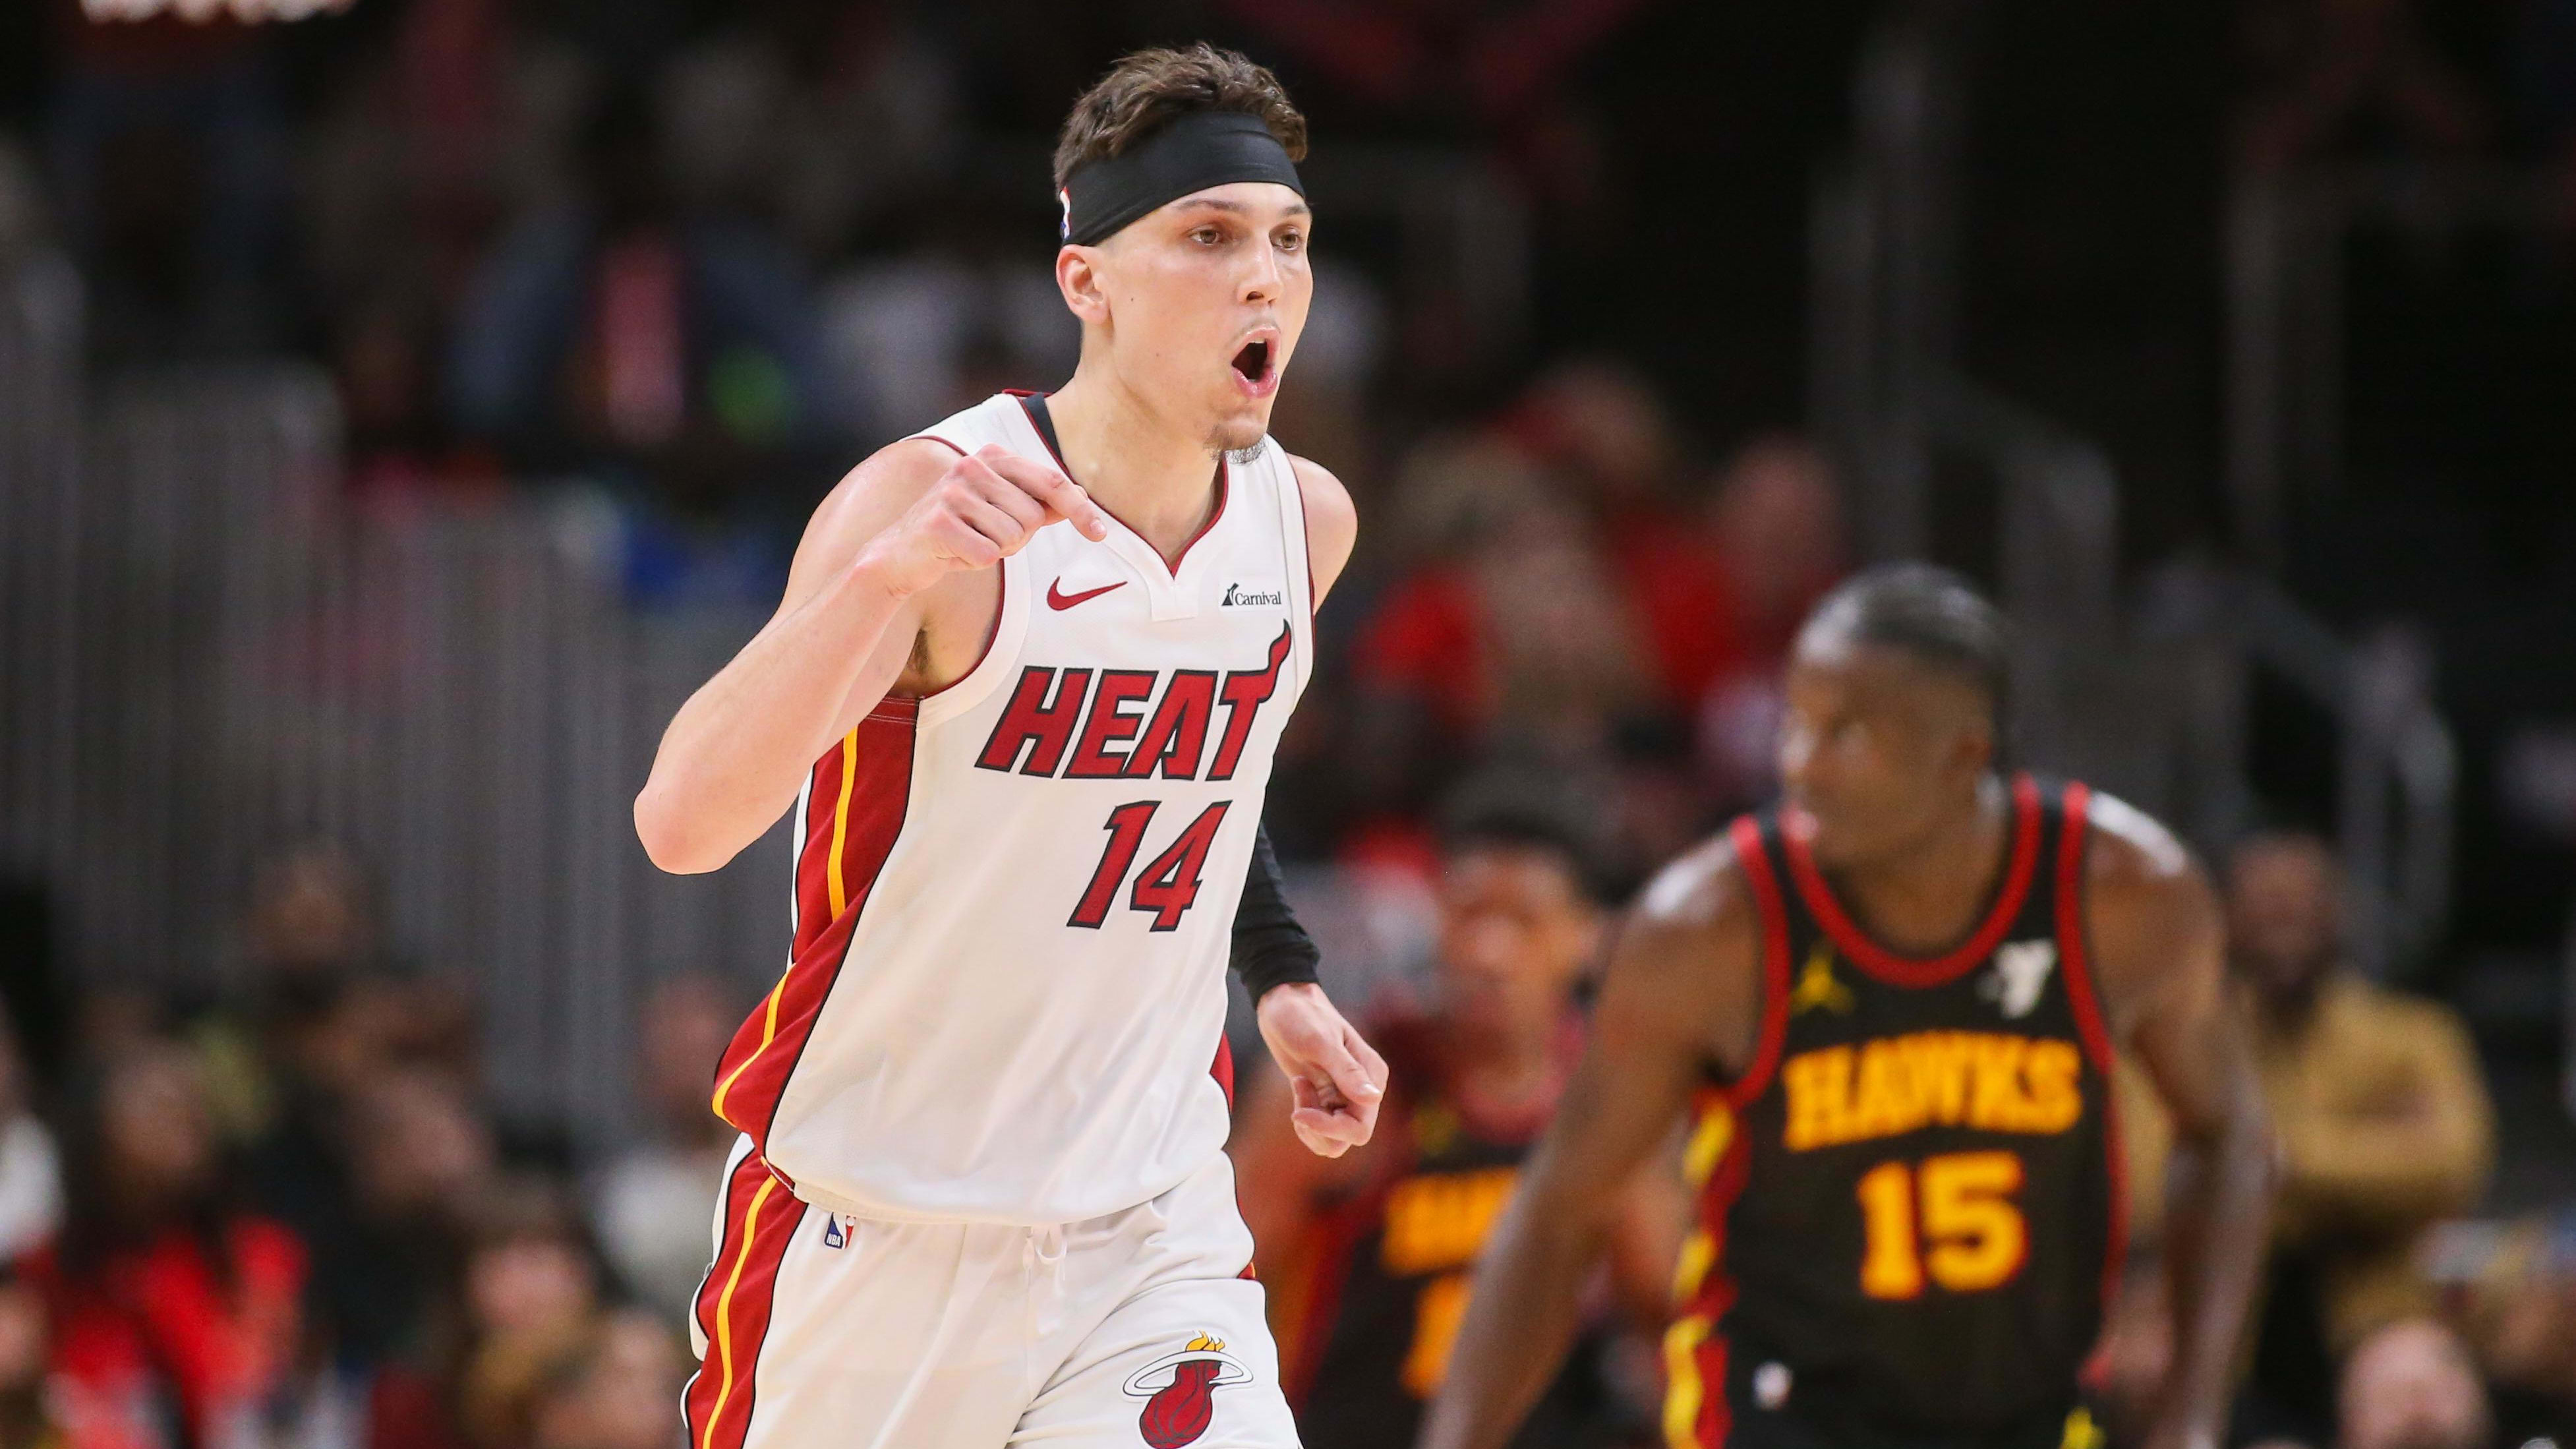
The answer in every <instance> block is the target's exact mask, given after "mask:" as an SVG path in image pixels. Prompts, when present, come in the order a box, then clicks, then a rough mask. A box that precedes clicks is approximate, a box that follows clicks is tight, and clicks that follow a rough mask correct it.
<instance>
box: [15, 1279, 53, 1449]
mask: <svg viewBox="0 0 2576 1449" xmlns="http://www.w3.org/2000/svg"><path fill="white" fill-rule="evenodd" d="M48 1339H49V1334H48V1330H47V1327H46V1321H45V1299H44V1295H43V1294H42V1293H40V1292H38V1291H37V1289H36V1287H35V1285H34V1284H31V1283H29V1282H28V1281H27V1280H26V1278H25V1277H23V1276H22V1275H21V1274H20V1273H19V1272H18V1270H17V1268H16V1267H15V1266H14V1265H13V1264H8V1263H0V1449H62V1446H63V1444H64V1442H65V1441H64V1436H63V1431H62V1426H61V1425H60V1424H58V1423H56V1422H55V1420H54V1413H53V1407H52V1405H51V1404H49V1403H48V1402H47V1401H46V1397H47V1396H46V1392H45V1376H46V1360H47V1357H48V1355H49V1353H50V1351H51V1344H50V1343H49V1342H48Z"/></svg>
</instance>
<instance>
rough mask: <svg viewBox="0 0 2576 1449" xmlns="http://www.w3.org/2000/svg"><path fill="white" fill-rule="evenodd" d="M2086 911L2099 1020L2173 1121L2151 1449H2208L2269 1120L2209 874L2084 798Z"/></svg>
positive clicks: (2217, 1425) (2256, 1245) (2108, 804)
mask: <svg viewBox="0 0 2576 1449" xmlns="http://www.w3.org/2000/svg"><path fill="white" fill-rule="evenodd" d="M2091 816H2092V818H2091V820H2090V822H2089V825H2088V828H2089V829H2090V831H2091V839H2090V841H2089V843H2088V850H2087V867H2086V871H2085V883H2084V888H2085V900H2084V907H2085V923H2086V927H2087V934H2088V936H2089V938H2090V941H2091V947H2092V951H2091V954H2092V958H2093V965H2094V978H2095V981H2096V983H2097V984H2098V986H2099V987H2100V990H2101V994H2102V997H2103V1008H2104V1011H2105V1012H2106V1013H2107V1015H2108V1016H2109V1017H2110V1023H2109V1024H2110V1027H2111V1029H2112V1031H2113V1033H2114V1034H2115V1035H2116V1036H2117V1037H2118V1038H2119V1039H2120V1041H2121V1042H2122V1043H2123V1044H2124V1045H2125V1046H2126V1047H2127V1048H2128V1050H2129V1051H2130V1052H2132V1053H2134V1054H2135V1056H2136V1057H2137V1059H2138V1061H2139V1063H2140V1064H2141V1065H2143V1066H2144V1067H2145V1068H2146V1070H2147V1075H2148V1076H2149V1077H2150V1078H2151V1079H2152V1080H2153V1081H2154V1083H2155V1086H2156V1091H2157V1094H2158V1095H2159V1096H2161V1097H2162V1098H2163V1099H2164V1103H2165V1107H2166V1109H2167V1110H2168V1111H2169V1112H2170V1113H2171V1115H2172V1118H2173V1124H2174V1153H2173V1161H2172V1166H2171V1168H2170V1170H2169V1173H2168V1179H2167V1180H2168V1185H2169V1206H2168V1208H2167V1215H2166V1238H2167V1241H2166V1245H2165V1260H2166V1264H2167V1276H2168V1282H2169V1287H2170V1298H2171V1301H2172V1304H2173V1324H2174V1353H2173V1366H2172V1368H2171V1369H2170V1371H2169V1372H2168V1374H2167V1376H2166V1380H2165V1389H2164V1394H2163V1398H2162V1402H2161V1403H2160V1405H2159V1406H2158V1410H2157V1415H2156V1421H2155V1424H2154V1426H2153V1428H2152V1430H2151V1431H2150V1434H2149V1437H2148V1440H2147V1442H2148V1445H2149V1446H2150V1449H2215V1446H2216V1445H2218V1444H2219V1443H2221V1442H2222V1439H2223V1435H2224V1432H2225V1429H2226V1414H2227V1401H2228V1381H2229V1375H2230V1371H2231V1369H2232V1367H2233V1365H2234V1361H2235V1356H2236V1348H2237V1342H2238V1339H2239V1336H2240V1335H2241V1334H2242V1332H2243V1329H2244V1324H2245V1315H2246V1309H2247V1305H2248V1303H2249V1301H2250V1300H2251V1298H2252V1296H2253V1293H2254V1287H2255V1280H2256V1279H2257V1277H2259V1276H2260V1274H2261V1270H2262V1264H2263V1249H2264V1242H2265V1238H2266V1237H2267V1235H2268V1232H2269V1224H2270V1217H2271V1211H2270V1209H2271V1198H2272V1138H2271V1128H2270V1124H2269V1121H2268V1119H2267V1116H2266V1114H2265V1112H2264V1108H2263V1092H2262V1082H2261V1079H2260V1077H2259V1076H2258V1075H2257V1074H2256V1072H2255V1068H2254V1060H2253V1054H2252V1051H2251V1048H2250V1047H2249V1046H2248V1044H2247V1042H2246V1039H2245V1036H2244V1031H2243V1026H2242V1023H2241V1022H2240V1021H2239V1020H2238V1018H2237V1016H2236V1014H2235V1013H2234V1012H2233V1011H2231V1010H2230V1009H2229V1008H2228V1003H2227V994H2226V938H2225V931H2224V926H2223V924H2222V917H2221V915H2220V912H2219V906H2218V899H2217V895H2216V893H2215V892H2214V891H2212V890H2211V888H2210V884H2209V878H2208V876H2207V875H2205V874H2204V873H2203V872H2202V871H2201V869H2200V867H2199V865H2198V864H2197V863H2195V862H2194V861H2193V860H2192V859H2191V856H2190V854H2189V853H2188V852H2187V851H2185V850H2184V849H2183V847H2182V844H2181V842H2179V841H2177V840H2175V839H2174V837H2173V835H2172V834H2171V833H2170V832H2168V831H2167V830H2166V829H2165V828H2164V827H2163V826H2161V825H2159V824H2157V823H2156V822H2155V821H2153V820H2150V819H2148V818H2147V817H2146V816H2145V815H2143V814H2141V813H2139V812H2138V811H2136V810H2134V809H2132V808H2130V807H2129V806H2127V805H2124V804H2122V803H2121V802H2119V801H2117V800H2113V799H2110V798H2108V797H2104V796H2096V797H2094V801H2093V807H2092V812H2091Z"/></svg>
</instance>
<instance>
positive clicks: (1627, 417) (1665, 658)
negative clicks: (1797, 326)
mask: <svg viewBox="0 0 2576 1449" xmlns="http://www.w3.org/2000/svg"><path fill="white" fill-rule="evenodd" d="M1506 426H1507V428H1508V430H1509V431H1510V433H1511V434H1512V436H1513V437H1514V438H1515V440H1516V441H1518V442H1519V443H1520V444H1521V445H1522V446H1523V447H1525V448H1527V449H1529V450H1530V452H1531V454H1532V456H1534V457H1536V458H1537V459H1538V460H1539V461H1540V462H1541V463H1543V464H1545V465H1546V466H1548V467H1549V468H1550V469H1552V470H1553V471H1554V474H1555V476H1557V477H1558V478H1561V479H1562V480H1564V481H1565V482H1566V483H1567V484H1570V485H1571V486H1572V489H1573V495H1574V497H1575V499H1576V500H1577V501H1578V504H1579V506H1580V507H1581V508H1582V509H1583V511H1584V512H1585V513H1586V514H1587V515H1588V516H1589V517H1590V519H1591V522H1592V526H1593V528H1594V530H1595V533H1596V536H1597V539H1598V543H1599V546H1600V547H1601V548H1602V549H1603V550H1604V552H1605V555H1606V562H1607V564H1608V566H1609V567H1610V569H1611V571H1612V573H1613V575H1614V576H1615V577H1616V578H1617V579H1618V580H1619V582H1620V586H1621V588H1622V589H1623V590H1624V591H1625V593H1626V594H1627V605H1628V608H1629V609H1630V611H1631V612H1632V613H1633V614H1634V615H1635V617H1636V622H1637V626H1638V627H1640V628H1642V629H1643V630H1644V633H1645V638H1646V640H1647V642H1648V644H1649V646H1650V650H1651V664H1652V668H1653V671H1654V678H1655V681H1656V683H1657V684H1658V685H1660V686H1661V690H1662V693H1663V697H1664V699H1665V700H1666V702H1667V703H1669V704H1670V705H1672V706H1673V707H1674V708H1675V709H1677V710H1678V709H1683V708H1687V707H1688V705H1689V702H1690V701H1692V700H1695V699H1697V698H1698V697H1699V694H1700V691H1702V690H1703V689H1705V688H1707V686H1708V682H1709V679H1710V677H1711V676H1712V675H1713V674H1714V672H1715V671H1716V668H1717V666H1718V664H1719V663H1720V662H1721V661H1722V659H1723V658H1724V656H1725V654H1726V652H1727V647H1728V643H1727V638H1726V634H1725V630H1724V625H1723V624H1722V623H1721V622H1720V621H1721V620H1722V619H1723V618H1724V615H1725V612H1726V601H1725V598H1724V595H1723V591H1722V585H1721V584H1720V583H1719V581H1718V576H1717V569H1716V567H1715V562H1714V560H1712V559H1711V558H1710V556H1709V550H1708V542H1709V541H1708V537H1707V534H1706V532H1705V531H1704V530H1703V529H1701V528H1700V527H1698V526H1697V523H1696V520H1694V519H1693V518H1692V517H1691V516H1690V513H1689V510H1687V509H1686V508H1684V507H1683V506H1682V504H1681V501H1680V500H1679V499H1678V498H1677V497H1676V496H1675V489H1674V484H1675V481H1676V476H1677V474H1678V473H1679V471H1680V467H1679V451H1680V448H1679V442H1678V440H1677V439H1676V438H1675V436H1674V431H1673V426H1672V420H1671V419H1670V418H1669V417H1668V416H1667V415H1666V414H1665V411H1664V406H1663V403H1662V401H1661V400H1660V399H1658V398H1657V397H1656V396H1655V393H1654V390H1653V389H1652V388H1651V387H1649V386H1648V385H1647V383H1646V381H1645V379H1644V378H1642V377H1640V376H1639V375H1638V374H1637V373H1636V372H1635V370H1633V369H1631V368H1629V367H1627V366H1625V365H1623V364H1619V363H1614V362H1609V361H1606V360H1603V359H1599V358H1585V359H1579V360H1577V361H1574V362H1568V363H1563V364H1560V365H1558V366H1557V367H1555V368H1553V369H1551V370H1550V371H1548V372H1547V373H1546V374H1544V375H1543V376H1541V377H1540V378H1539V380H1538V381H1537V382H1535V383H1533V384H1531V386H1530V389H1529V392H1528V393H1527V394H1526V395H1525V396H1524V397H1523V398H1522V399H1521V401H1520V403H1519V405H1518V406H1517V407H1516V408H1515V409H1514V410H1513V412H1512V414H1511V415H1510V417H1509V419H1508V420H1507V424H1506Z"/></svg>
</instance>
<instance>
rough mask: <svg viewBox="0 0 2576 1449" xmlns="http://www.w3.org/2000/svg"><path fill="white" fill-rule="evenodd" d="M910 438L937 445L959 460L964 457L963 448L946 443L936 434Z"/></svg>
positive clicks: (922, 434) (916, 434)
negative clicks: (953, 454)
mask: <svg viewBox="0 0 2576 1449" xmlns="http://www.w3.org/2000/svg"><path fill="white" fill-rule="evenodd" d="M912 436H913V437H915V438H919V439H921V440H922V441H923V442H925V443H937V444H938V445H939V446H941V447H943V448H946V449H947V450H948V451H950V452H952V453H955V454H956V455H957V456H958V457H960V458H963V457H965V456H966V450H965V449H964V448H961V447H958V446H957V445H956V444H955V443H952V442H950V441H948V440H947V439H946V438H943V437H941V436H939V435H938V434H937V433H915V434H913V435H912ZM905 441H907V442H909V441H911V439H906V440H905Z"/></svg>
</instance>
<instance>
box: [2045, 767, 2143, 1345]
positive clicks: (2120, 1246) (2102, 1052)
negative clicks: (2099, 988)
mask: <svg viewBox="0 0 2576 1449" xmlns="http://www.w3.org/2000/svg"><path fill="white" fill-rule="evenodd" d="M2064 800H2065V805H2064V807H2063V811H2062V814H2063V819H2062V820H2061V822H2060V823H2059V825H2058V838H2057V955H2058V961H2059V965H2060V967H2061V969H2063V970H2064V971H2065V973H2066V1000H2067V1004H2068V1005H2069V1006H2071V1007H2073V1008H2074V1011H2075V1031H2076V1035H2077V1036H2079V1037H2081V1038H2082V1039H2083V1042H2084V1055H2086V1056H2087V1057H2090V1058H2091V1059H2092V1061H2093V1070H2094V1072H2095V1073H2096V1074H2097V1075H2099V1076H2100V1077H2101V1079H2102V1141H2103V1152H2104V1155H2105V1156H2106V1157H2107V1158H2108V1159H2109V1161H2108V1164H2107V1165H2108V1167H2109V1169H2110V1176H2111V1203H2110V1218H2111V1235H2110V1242H2109V1246H2108V1247H2107V1248H2105V1249H2104V1251H2103V1255H2102V1311H2103V1312H2104V1313H2109V1312H2110V1311H2111V1300H2112V1299H2113V1298H2114V1297H2116V1296H2117V1295H2118V1293H2119V1289H2120V1277H2121V1274H2122V1273H2123V1272H2124V1271H2125V1270H2126V1266H2127V1261H2128V1251H2129V1162H2128V1158H2127V1156H2126V1154H2124V1153H2123V1152H2122V1151H2121V1149H2120V1106H2119V1093H2118V1092H2117V1091H2116V1090H2114V1078H2113V1068H2114V1066H2115V1055H2116V1054H2115V1053H2114V1052H2113V1051H2112V1049H2111V1029H2110V1027H2109V1025H2108V1024H2107V1023H2106V1022H2105V1020H2104V1018H2103V1015H2102V1001H2101V998H2100V997H2099V996H2097V995H2096V994H2095V993H2094V990H2093V955H2092V942H2091V938H2090V937H2089V936H2088V935H2087V933H2086V931H2085V926H2084V857H2085V850H2086V848H2087V846H2088V844H2089V838H2090V835H2091V826H2090V825H2089V823H2088V821H2089V811H2090V809H2091V806H2092V803H2093V792H2092V791H2091V790H2090V789H2088V788H2087V787H2085V786H2084V785H2082V784H2070V785H2068V786H2067V787H2066V794H2065V796H2064Z"/></svg>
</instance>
